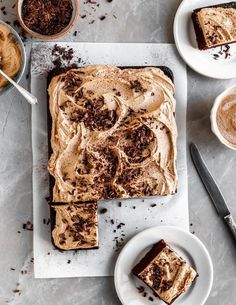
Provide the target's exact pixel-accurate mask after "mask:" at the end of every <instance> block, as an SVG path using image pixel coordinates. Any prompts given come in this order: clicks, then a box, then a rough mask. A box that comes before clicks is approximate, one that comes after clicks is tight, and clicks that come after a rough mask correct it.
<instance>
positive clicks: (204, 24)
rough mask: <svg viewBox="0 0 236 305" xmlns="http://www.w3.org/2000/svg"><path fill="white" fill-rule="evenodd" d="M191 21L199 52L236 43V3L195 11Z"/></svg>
mask: <svg viewBox="0 0 236 305" xmlns="http://www.w3.org/2000/svg"><path fill="white" fill-rule="evenodd" d="M192 20H193V24H194V28H195V32H196V37H197V43H198V48H199V49H200V50H206V49H210V48H214V47H217V46H221V45H225V44H230V43H234V42H236V2H229V3H224V4H217V5H214V6H208V7H203V8H199V9H196V10H194V11H193V13H192Z"/></svg>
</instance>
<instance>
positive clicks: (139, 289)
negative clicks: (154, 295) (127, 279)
mask: <svg viewBox="0 0 236 305" xmlns="http://www.w3.org/2000/svg"><path fill="white" fill-rule="evenodd" d="M136 288H137V289H138V292H139V293H143V292H144V290H145V289H144V287H143V286H139V287H136Z"/></svg>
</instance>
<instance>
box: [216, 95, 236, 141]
mask: <svg viewBox="0 0 236 305" xmlns="http://www.w3.org/2000/svg"><path fill="white" fill-rule="evenodd" d="M216 121H217V126H218V129H219V131H220V133H221V134H222V136H223V137H224V138H225V139H226V140H227V141H228V142H229V144H231V145H232V146H233V147H236V93H232V94H229V95H228V96H226V97H225V98H224V99H223V101H222V102H221V103H220V105H219V107H218V109H217V113H216Z"/></svg>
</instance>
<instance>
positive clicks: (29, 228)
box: [22, 221, 33, 231]
mask: <svg viewBox="0 0 236 305" xmlns="http://www.w3.org/2000/svg"><path fill="white" fill-rule="evenodd" d="M22 228H23V229H24V230H27V231H33V224H32V223H31V222H30V221H27V222H26V223H23V225H22Z"/></svg>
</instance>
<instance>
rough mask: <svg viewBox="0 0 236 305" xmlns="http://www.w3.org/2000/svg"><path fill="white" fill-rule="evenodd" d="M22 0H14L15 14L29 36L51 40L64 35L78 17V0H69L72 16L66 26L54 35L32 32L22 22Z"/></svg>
mask: <svg viewBox="0 0 236 305" xmlns="http://www.w3.org/2000/svg"><path fill="white" fill-rule="evenodd" d="M23 1H24V0H17V2H16V15H17V18H18V20H19V22H20V24H21V26H22V28H23V29H24V30H25V31H26V32H27V33H28V34H30V35H31V36H33V37H36V38H39V39H42V40H52V39H56V38H58V37H61V36H64V35H65V34H67V33H68V32H69V31H70V30H71V28H72V27H73V25H74V23H75V21H76V19H77V17H78V9H79V5H78V0H71V1H72V5H73V13H72V17H71V21H70V23H69V24H68V26H67V27H66V28H65V29H64V30H62V31H61V32H59V33H57V34H55V35H42V34H39V33H37V32H34V31H32V30H30V29H29V28H28V27H27V26H26V25H25V23H24V21H23V19H22V14H21V13H22V4H23Z"/></svg>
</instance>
